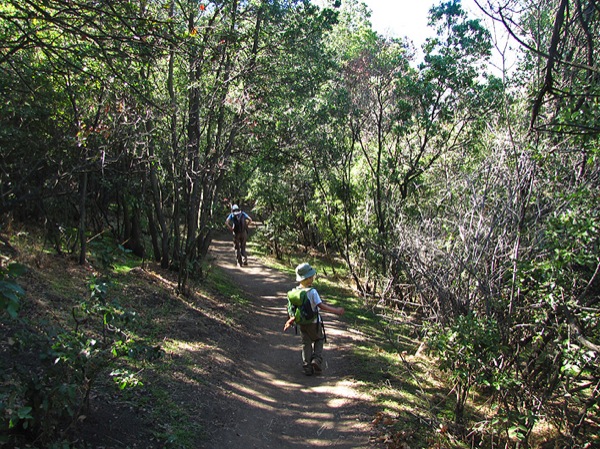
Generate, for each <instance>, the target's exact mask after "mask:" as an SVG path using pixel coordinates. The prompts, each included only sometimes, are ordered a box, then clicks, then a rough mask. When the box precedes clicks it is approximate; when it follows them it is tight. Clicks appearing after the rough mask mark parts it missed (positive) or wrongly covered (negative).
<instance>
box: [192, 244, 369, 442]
mask: <svg viewBox="0 0 600 449" xmlns="http://www.w3.org/2000/svg"><path fill="white" fill-rule="evenodd" d="M211 253H212V255H213V256H214V257H215V258H216V260H215V262H216V263H217V264H218V265H219V266H220V267H221V268H222V269H223V270H225V272H226V273H227V275H228V276H229V277H230V278H231V279H232V280H233V281H234V282H235V283H236V284H238V285H239V286H240V287H242V288H243V290H244V291H245V292H246V294H247V295H248V296H249V297H250V298H251V299H252V301H253V306H254V308H255V310H256V311H257V313H256V316H255V318H252V319H248V321H247V325H248V328H249V329H248V330H249V331H250V335H249V337H248V338H246V339H244V340H243V341H241V342H240V346H239V347H236V348H231V351H232V352H233V353H232V354H230V356H231V358H232V361H233V362H234V364H233V366H232V367H231V368H232V369H231V371H229V372H224V373H223V376H222V379H221V380H220V385H221V386H222V390H221V392H220V394H219V395H218V399H217V400H216V401H214V402H213V406H214V409H213V411H212V415H213V417H214V418H213V420H212V421H211V422H210V423H207V424H208V427H207V429H208V434H209V435H208V439H207V442H206V445H205V446H203V447H206V448H215V449H217V448H230V449H249V448H262V449H264V448H273V449H283V448H301V447H302V448H304V447H336V448H366V447H372V446H370V444H369V432H370V421H371V419H372V416H373V412H372V410H371V409H372V404H371V401H370V398H369V397H368V396H367V395H366V394H365V393H362V392H360V391H359V389H358V388H357V387H358V385H357V384H356V382H355V381H354V380H353V378H352V346H353V344H354V341H355V340H354V339H355V336H354V335H353V334H352V333H350V332H349V331H348V329H347V327H346V326H345V323H344V321H343V318H342V319H339V317H337V316H334V315H328V314H324V315H325V316H324V319H325V322H326V331H327V343H326V344H325V350H324V356H325V367H324V370H323V374H322V375H320V376H305V375H304V374H303V372H302V369H301V367H302V363H301V356H300V336H299V335H295V332H294V331H293V329H292V330H288V332H287V333H283V332H282V329H283V324H284V322H285V320H286V312H285V292H286V291H287V290H289V289H290V288H291V287H292V286H293V285H294V284H295V280H294V279H293V278H287V277H286V276H284V275H282V274H281V273H280V272H278V271H276V270H272V269H269V268H267V267H265V266H263V265H261V264H260V263H259V262H258V261H257V260H256V259H254V258H252V257H251V258H250V259H249V264H248V266H245V267H236V266H235V260H234V255H233V251H232V245H231V242H229V241H228V240H218V241H216V242H215V243H214V245H213V248H212V251H211ZM249 318H250V317H249Z"/></svg>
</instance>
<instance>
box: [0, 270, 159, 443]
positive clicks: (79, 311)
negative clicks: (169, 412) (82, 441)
mask: <svg viewBox="0 0 600 449" xmlns="http://www.w3.org/2000/svg"><path fill="white" fill-rule="evenodd" d="M89 291H90V297H89V299H87V300H83V301H82V302H81V303H80V304H79V305H78V306H77V307H75V308H74V309H73V318H74V321H75V322H74V328H73V329H71V330H66V329H61V328H48V329H47V330H46V332H45V333H44V334H38V333H35V332H34V331H33V329H31V330H30V329H27V330H24V331H22V332H21V333H20V334H19V335H18V336H15V337H13V338H12V340H13V343H12V345H11V346H12V350H13V351H15V357H20V358H21V360H22V363H21V364H19V365H15V366H14V367H13V369H12V370H11V371H9V372H7V373H6V375H7V376H10V377H9V378H10V379H11V380H10V382H7V383H6V384H3V387H2V389H1V391H0V395H1V397H2V399H3V400H2V407H1V408H0V412H1V415H2V422H3V427H4V428H5V430H9V431H14V430H20V431H25V432H27V433H28V434H29V435H32V437H34V438H38V439H40V440H41V441H51V440H52V439H53V438H55V436H56V435H57V433H59V432H61V431H62V430H64V429H65V428H67V427H69V426H70V425H71V423H72V422H74V421H76V420H77V419H78V417H79V414H80V413H81V411H82V409H83V408H84V407H86V406H88V405H89V404H88V402H89V399H90V392H91V390H92V388H93V386H94V385H95V383H96V382H97V381H98V379H100V378H101V377H102V376H105V375H106V376H109V378H111V379H112V380H113V382H114V383H115V385H116V386H117V387H118V388H120V389H124V388H129V387H135V386H139V385H141V382H140V381H139V379H138V378H137V376H136V375H135V374H133V373H131V372H130V371H129V370H128V369H126V368H124V367H118V362H119V361H123V360H125V359H128V358H130V357H135V356H136V355H137V356H139V355H140V354H143V355H146V356H147V354H148V351H144V350H141V346H140V345H137V344H136V343H135V341H133V340H132V339H131V338H130V337H129V336H128V334H127V329H128V328H129V327H130V326H131V325H132V319H133V315H132V314H131V313H128V312H126V311H124V310H122V309H121V308H120V307H119V306H118V305H117V304H116V303H110V302H109V301H108V299H107V294H108V284H107V283H106V282H104V281H102V280H99V279H95V278H94V279H92V280H91V281H90V283H89ZM25 348H27V353H26V354H25V357H24V356H23V355H19V353H20V351H24V350H25ZM36 358H39V359H40V360H41V361H42V364H41V365H40V364H39V362H37V363H36V362H35V359H36ZM7 379H8V377H7Z"/></svg>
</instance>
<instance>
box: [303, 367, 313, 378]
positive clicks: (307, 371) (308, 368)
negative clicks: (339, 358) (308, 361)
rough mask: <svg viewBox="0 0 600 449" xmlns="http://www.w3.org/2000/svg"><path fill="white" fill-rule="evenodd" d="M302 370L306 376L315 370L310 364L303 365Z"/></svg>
mask: <svg viewBox="0 0 600 449" xmlns="http://www.w3.org/2000/svg"><path fill="white" fill-rule="evenodd" d="M302 371H304V374H306V375H307V376H312V375H313V373H314V371H315V370H314V368H313V366H312V365H304V366H302Z"/></svg>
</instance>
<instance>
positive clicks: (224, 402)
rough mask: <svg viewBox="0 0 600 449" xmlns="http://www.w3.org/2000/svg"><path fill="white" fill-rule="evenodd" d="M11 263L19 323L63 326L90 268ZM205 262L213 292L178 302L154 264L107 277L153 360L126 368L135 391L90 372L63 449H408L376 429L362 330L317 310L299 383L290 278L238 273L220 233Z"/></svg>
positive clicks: (54, 262) (6, 362)
mask: <svg viewBox="0 0 600 449" xmlns="http://www.w3.org/2000/svg"><path fill="white" fill-rule="evenodd" d="M19 256H20V257H15V259H21V261H22V262H24V263H25V264H27V265H28V266H30V267H31V269H30V270H29V272H28V273H27V274H26V275H25V276H24V277H23V278H21V279H20V280H19V282H20V283H21V284H22V285H23V287H24V289H25V290H26V297H25V298H24V300H23V305H22V309H21V311H20V316H22V317H26V319H27V322H28V323H41V322H47V321H48V320H49V321H50V325H52V324H55V325H57V326H61V327H63V328H66V329H68V328H73V327H74V326H75V324H74V322H73V320H72V317H71V316H70V315H71V309H72V307H73V305H74V304H76V303H77V302H78V301H80V300H81V298H85V297H86V295H88V292H87V291H86V280H87V279H89V278H90V277H92V276H99V275H100V273H98V272H96V271H95V270H94V269H93V268H92V267H91V266H86V267H82V266H80V265H78V264H76V263H75V262H74V261H73V260H71V259H69V258H67V257H63V256H56V255H49V254H47V253H46V252H38V253H35V254H34V253H32V254H27V255H26V254H20V255H19ZM211 258H212V262H213V265H212V268H209V272H208V273H207V275H208V279H212V281H211V282H210V283H211V285H212V287H209V288H208V290H206V289H204V290H201V289H195V288H192V289H191V291H190V294H189V295H187V296H185V297H183V296H181V295H176V294H175V290H176V285H177V278H176V274H175V273H172V272H168V271H162V270H160V269H159V268H157V267H154V266H147V267H146V268H145V269H141V268H134V269H133V270H130V271H127V270H124V271H123V272H122V273H121V274H114V276H113V280H112V281H111V289H110V290H109V296H110V298H112V299H115V300H118V301H119V302H120V303H122V304H123V305H124V306H125V307H127V308H129V309H132V310H135V311H136V314H137V316H138V317H137V320H136V321H137V322H138V323H144V327H143V328H134V329H133V330H132V331H131V333H132V334H135V335H137V338H139V339H145V340H147V341H149V342H152V343H156V345H155V346H154V347H155V349H156V351H157V357H156V358H153V359H152V360H151V361H146V362H144V363H141V364H138V365H135V364H134V365H131V366H129V368H133V369H134V370H135V371H136V376H137V377H138V378H139V379H140V380H141V382H142V384H143V385H141V386H138V387H136V388H133V389H126V390H118V389H117V388H115V386H114V385H113V384H112V383H111V381H110V377H109V376H108V373H107V372H104V373H102V374H101V375H100V376H98V378H97V380H96V381H95V383H94V386H93V388H92V389H91V395H90V402H89V405H90V407H89V409H85V408H84V409H82V410H81V411H80V413H77V414H76V416H75V417H74V421H73V425H72V426H71V427H70V428H69V430H68V431H67V432H65V433H63V434H62V435H63V436H62V440H61V441H62V442H63V443H67V442H68V444H70V445H71V447H77V448H90V449H91V448H94V449H101V448H114V449H117V448H215V449H217V448H230V449H238V448H240V449H241V448H244V449H249V448H273V449H275V448H283V449H285V448H301V447H302V448H303V447H336V448H367V447H371V448H375V447H394V448H395V447H410V446H408V445H407V446H401V445H397V444H395V443H393V442H392V440H391V439H390V436H389V434H386V429H385V428H382V427H381V426H382V425H383V422H382V417H383V415H382V414H381V413H380V412H378V410H380V409H381V408H380V406H379V405H377V404H376V400H375V397H374V396H372V395H371V393H372V392H373V391H372V389H371V387H370V384H369V379H373V376H375V377H376V378H377V377H378V376H380V375H381V374H382V366H383V365H382V364H374V365H373V364H371V363H369V360H368V359H367V358H360V357H358V356H357V355H356V352H357V351H356V349H357V346H358V347H368V346H369V345H368V344H367V337H366V336H365V335H364V334H362V333H361V332H360V331H359V330H358V329H357V328H353V327H352V326H350V325H349V324H348V323H346V322H345V321H344V318H342V319H339V318H338V317H335V316H333V315H328V314H325V321H326V330H327V343H326V345H325V353H324V354H325V369H324V372H323V374H322V375H320V376H312V377H307V376H305V375H304V374H303V373H302V370H301V360H300V336H299V335H295V333H294V332H293V330H292V331H291V332H290V331H288V332H287V333H283V332H282V327H283V323H284V321H285V318H286V312H285V301H286V300H285V292H286V291H287V290H289V289H290V288H292V287H293V286H294V285H295V281H294V279H293V276H287V275H285V274H283V273H281V272H279V271H277V270H274V269H271V268H268V267H266V266H265V265H263V264H261V262H260V261H259V260H258V259H257V258H253V257H251V258H250V263H249V265H248V266H247V267H236V266H235V264H234V262H235V261H234V257H233V248H232V244H231V242H230V241H229V238H228V236H227V237H225V238H221V239H217V240H216V241H215V242H214V245H213V246H212V248H211ZM317 286H318V283H317ZM52 322H54V323H52ZM32 325H33V326H35V325H34V324H27V325H25V324H23V326H24V327H27V326H32ZM2 333H3V334H4V335H2V336H3V340H5V338H4V337H6V340H7V341H9V342H10V343H9V344H8V346H10V347H8V346H7V345H6V344H3V345H2V346H3V347H2V351H1V352H0V356H1V359H2V367H3V371H4V370H5V369H9V370H10V368H8V367H9V366H10V365H11V364H12V367H13V368H15V366H16V361H15V359H14V358H12V359H11V357H13V355H11V354H12V351H13V350H14V349H15V348H14V341H15V338H17V337H16V335H18V330H14V329H8V328H7V327H5V326H3V329H2ZM36 363H40V362H39V361H38V360H37V357H36V356H34V354H33V352H32V353H31V354H30V357H25V358H23V359H21V360H19V369H20V371H22V372H25V371H27V369H30V370H31V372H33V371H35V370H36V366H35V365H36ZM384 374H385V373H384ZM387 377H388V379H387V382H388V383H389V382H390V379H389V376H387ZM383 380H386V379H383ZM390 399H391V398H390ZM418 428H419V426H415V429H414V434H415V435H416V434H418ZM410 437H411V436H410V435H408V437H407V438H409V439H410ZM4 441H6V440H4ZM19 441H20V442H21V443H22V444H23V446H22V447H50V446H48V445H47V444H48V442H43V440H40V441H37V442H31V441H27V440H25V439H23V440H19V439H16V440H15V439H13V440H9V442H8V445H9V446H6V447H12V446H10V445H11V444H16V443H15V442H19ZM24 442H26V443H27V444H25V443H24ZM0 445H2V444H1V443H0ZM2 446H3V445H2ZM15 447H17V446H16V445H15ZM55 447H63V446H55ZM65 447H68V446H65ZM416 447H419V446H416ZM421 447H423V446H421Z"/></svg>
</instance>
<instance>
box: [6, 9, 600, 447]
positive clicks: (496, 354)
mask: <svg viewBox="0 0 600 449" xmlns="http://www.w3.org/2000/svg"><path fill="white" fill-rule="evenodd" d="M476 3H477V5H478V6H479V8H480V10H481V12H482V13H483V14H484V15H485V17H487V18H488V19H489V20H488V21H486V22H485V23H484V21H482V20H481V19H476V18H472V17H470V16H469V15H468V14H467V13H466V12H465V10H464V8H463V7H462V5H461V2H460V0H449V1H441V2H439V4H438V5H437V6H434V7H432V9H431V10H430V13H429V26H430V28H431V36H432V37H430V38H429V39H427V41H426V42H425V44H424V45H423V47H422V48H421V49H416V48H414V46H413V44H412V43H411V41H410V40H409V38H410V36H408V38H407V39H402V38H391V37H386V36H382V35H380V34H378V33H377V32H375V31H374V30H373V28H372V25H371V22H370V11H369V9H368V7H367V5H366V4H364V3H362V2H361V1H360V0H322V1H320V2H317V1H314V0H313V1H311V0H127V1H124V0H4V1H3V2H2V4H0V91H1V94H2V102H1V103H0V237H1V238H2V244H3V245H4V247H5V248H7V247H10V241H11V239H12V230H13V229H18V228H19V226H23V225H26V226H30V227H34V228H37V229H38V230H39V232H40V233H41V235H43V240H44V245H45V247H47V248H48V250H49V251H51V252H52V253H54V254H59V255H63V256H65V257H71V258H73V259H75V260H76V261H77V263H79V264H81V265H84V264H86V263H87V261H88V260H89V259H90V257H96V258H98V259H102V256H103V255H104V256H107V255H109V253H111V254H112V253H114V252H115V251H122V252H127V253H128V254H131V255H135V257H137V258H138V259H139V260H141V261H142V263H155V264H157V265H158V266H160V267H161V268H162V269H165V270H168V271H169V272H172V273H174V275H175V276H176V281H177V291H178V292H179V293H180V294H182V295H186V294H188V293H189V291H190V290H191V289H192V286H193V285H196V283H198V282H200V283H201V282H202V279H204V278H205V277H206V275H207V271H208V268H207V254H208V251H209V248H210V246H211V242H212V240H213V239H214V236H215V234H216V233H218V232H222V231H223V222H224V219H225V217H226V216H227V214H228V213H229V211H230V207H231V205H232V204H234V203H235V204H240V206H242V207H243V208H244V209H245V210H247V211H249V212H250V213H251V215H252V217H253V219H254V220H255V221H257V222H260V223H261V225H260V226H259V227H257V228H256V234H255V236H253V239H254V240H255V241H256V242H260V245H261V246H262V247H263V248H264V251H265V253H266V254H268V255H270V256H272V257H273V258H275V259H278V260H282V259H285V258H286V257H287V255H288V254H290V253H291V252H295V253H305V254H308V253H310V252H317V253H318V254H320V255H321V256H322V258H323V260H326V261H331V266H332V267H335V268H333V269H334V270H338V271H340V273H343V274H344V276H345V278H346V281H347V283H348V284H349V285H351V287H352V288H353V290H354V291H355V293H356V295H357V297H358V298H360V301H361V304H362V306H363V307H364V308H365V309H369V310H377V311H379V312H380V315H381V316H382V317H383V321H384V322H385V325H386V326H387V328H388V329H390V332H393V333H396V334H398V335H400V334H402V333H407V334H410V335H413V336H416V338H418V339H419V341H421V342H423V344H425V345H426V346H427V348H428V351H430V354H431V355H432V357H435V358H436V360H437V363H438V364H439V368H440V370H441V371H442V372H444V373H445V375H446V376H447V379H448V384H449V385H450V389H449V391H451V395H452V397H453V402H452V404H453V406H452V410H451V418H450V421H452V422H453V423H454V424H455V425H456V427H455V428H456V429H458V430H456V434H457V435H466V434H471V435H472V434H473V433H474V432H475V433H477V434H478V435H479V438H478V440H477V441H478V443H477V447H489V448H492V447H505V448H528V447H534V446H533V443H532V441H533V440H532V438H533V437H534V435H535V434H536V432H537V431H538V429H539V428H540V426H543V427H545V428H551V429H552V432H553V435H554V436H553V438H556V435H559V438H558V439H553V440H552V441H554V442H555V444H556V445H553V446H544V447H569V448H593V447H600V439H599V437H598V435H599V434H600V363H599V362H600V360H599V358H600V276H599V272H600V160H599V158H600V145H599V144H600V66H599V64H598V59H599V55H600V53H599V47H600V3H599V2H597V1H596V0H502V1H499V0H476ZM486 24H488V25H486ZM489 24H493V29H490V27H489ZM498 30H500V31H501V32H503V33H508V35H510V37H511V40H512V42H514V43H515V45H514V47H515V48H514V49H512V50H510V51H509V50H508V49H507V48H505V47H502V45H500V43H499V41H498V40H497V39H496V35H497V34H496V32H497V31H498ZM509 53H510V54H509ZM492 54H494V55H496V59H495V61H496V67H495V68H494V69H493V70H492V69H491V60H492ZM498 55H500V58H499V59H498ZM498 60H500V61H501V63H500V64H499V66H498V63H497V61H498ZM334 262H335V263H334ZM22 268H23V267H22V266H21V265H19V264H16V263H13V261H12V260H11V257H10V253H9V252H7V251H5V250H3V251H2V260H1V264H0V314H1V316H2V321H1V322H0V326H1V327H0V329H2V332H1V334H2V335H3V340H4V339H5V338H6V337H7V335H9V333H10V330H9V329H10V327H11V326H12V325H13V324H11V323H14V322H15V320H17V319H18V317H19V308H20V304H21V302H22V301H23V290H22V287H21V286H20V283H19V277H18V276H17V275H18V274H19V273H20V272H21V271H22ZM94 292H95V293H94ZM92 293H93V294H96V295H97V296H101V295H102V293H103V290H102V288H101V287H100V285H99V284H96V285H95V286H94V287H92ZM111 316H112V315H111ZM105 317H106V315H105ZM11 341H12V340H11ZM5 349H6V348H5ZM3 351H4V349H3ZM5 373H6V371H5V369H4V368H3V379H2V385H1V386H0V417H1V422H2V426H3V429H2V432H3V433H6V432H8V434H9V435H10V433H11V431H12V430H14V428H18V427H21V428H23V427H24V428H25V429H27V427H28V426H27V424H28V423H29V424H31V425H32V427H31V428H30V429H32V428H35V430H36V431H37V432H38V435H39V434H41V433H44V432H45V435H46V436H47V435H48V434H50V433H52V431H51V429H48V428H45V429H42V428H40V426H39V425H38V426H37V427H35V426H33V424H35V423H36V422H38V424H39V421H40V417H39V416H34V413H33V412H34V411H35V407H34V406H33V405H32V404H31V403H30V402H28V401H29V399H28V397H27V395H25V394H24V393H23V391H25V390H22V389H19V388H18V384H17V383H16V382H15V381H14V380H10V379H9V378H8V377H7V376H5V375H4V374H5ZM129 380H131V378H129ZM123 382H124V384H126V383H127V377H126V376H125V377H124V380H123ZM475 391H477V392H483V393H484V394H485V396H486V397H487V398H488V400H489V404H488V405H489V407H490V409H492V410H493V419H489V420H486V421H485V422H477V423H475V422H473V421H472V417H471V416H470V414H469V413H467V412H466V410H467V408H468V407H467V404H468V401H469V400H470V398H472V395H473V394H474V392H475ZM88 392H89V390H88ZM44 413H47V410H46V411H45V412H44ZM36 420H37V421H36ZM42 427H43V426H42ZM461 429H462V430H461ZM465 429H467V430H465ZM490 435H493V437H490ZM6 438H8V439H6ZM456 438H458V439H460V436H457V437H456ZM0 441H2V443H0V445H2V444H3V443H5V442H7V441H11V440H10V436H9V437H2V433H0ZM470 441H473V440H470ZM457 444H458V443H457ZM11 447H12V446H11ZM57 447H58V446H57ZM60 447H63V446H60ZM67 447H68V446H67ZM165 447H166V446H165ZM439 447H471V446H451V445H450V444H449V443H448V444H447V445H443V446H439ZM473 447H475V446H474V445H473ZM539 447H541V446H539Z"/></svg>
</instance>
